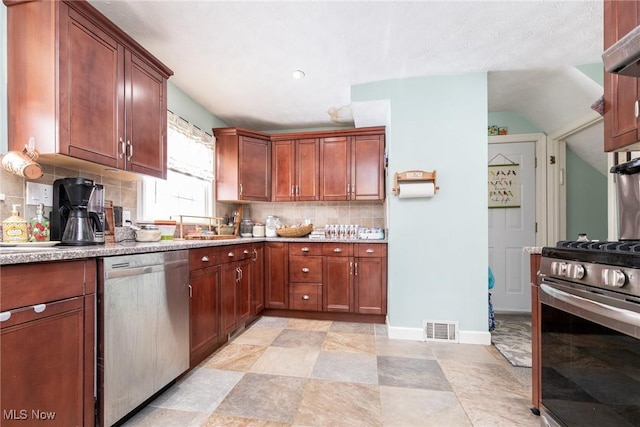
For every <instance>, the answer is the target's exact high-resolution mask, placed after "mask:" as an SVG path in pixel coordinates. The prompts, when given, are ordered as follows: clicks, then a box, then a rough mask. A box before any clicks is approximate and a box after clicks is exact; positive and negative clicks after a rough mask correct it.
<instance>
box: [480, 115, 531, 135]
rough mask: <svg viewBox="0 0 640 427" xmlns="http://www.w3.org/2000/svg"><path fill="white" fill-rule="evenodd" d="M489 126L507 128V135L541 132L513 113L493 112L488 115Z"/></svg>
mask: <svg viewBox="0 0 640 427" xmlns="http://www.w3.org/2000/svg"><path fill="white" fill-rule="evenodd" d="M489 126H498V127H505V126H506V127H507V132H508V133H509V134H516V133H539V132H542V130H541V129H540V128H539V127H538V126H536V125H534V124H533V123H531V122H530V121H529V120H527V119H525V118H524V117H523V116H522V115H520V113H516V112H514V111H495V112H491V113H489Z"/></svg>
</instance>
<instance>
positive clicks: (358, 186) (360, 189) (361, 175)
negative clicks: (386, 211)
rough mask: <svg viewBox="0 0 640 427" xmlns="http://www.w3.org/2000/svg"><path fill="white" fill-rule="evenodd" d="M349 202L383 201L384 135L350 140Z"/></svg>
mask: <svg viewBox="0 0 640 427" xmlns="http://www.w3.org/2000/svg"><path fill="white" fill-rule="evenodd" d="M349 199H350V200H384V135H362V136H354V137H352V140H351V188H350V194H349Z"/></svg>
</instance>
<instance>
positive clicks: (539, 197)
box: [489, 133, 555, 246]
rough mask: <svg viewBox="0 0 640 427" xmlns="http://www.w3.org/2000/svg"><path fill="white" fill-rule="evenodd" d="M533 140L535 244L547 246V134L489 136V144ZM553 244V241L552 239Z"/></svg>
mask: <svg viewBox="0 0 640 427" xmlns="http://www.w3.org/2000/svg"><path fill="white" fill-rule="evenodd" d="M510 142H535V151H536V225H537V227H536V246H547V242H549V241H550V240H549V236H548V219H547V166H546V165H547V162H546V161H545V159H546V157H547V136H546V135H545V134H544V133H521V134H514V135H499V136H490V137H489V144H505V143H510ZM554 244H555V241H554Z"/></svg>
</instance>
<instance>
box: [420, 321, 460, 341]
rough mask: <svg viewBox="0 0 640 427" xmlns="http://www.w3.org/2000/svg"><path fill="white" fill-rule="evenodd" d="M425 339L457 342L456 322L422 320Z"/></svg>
mask: <svg viewBox="0 0 640 427" xmlns="http://www.w3.org/2000/svg"><path fill="white" fill-rule="evenodd" d="M422 329H423V331H424V340H425V341H438V342H453V343H457V342H458V322H456V321H450V320H444V321H441V320H423V321H422Z"/></svg>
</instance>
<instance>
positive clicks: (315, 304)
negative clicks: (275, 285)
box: [291, 283, 322, 311]
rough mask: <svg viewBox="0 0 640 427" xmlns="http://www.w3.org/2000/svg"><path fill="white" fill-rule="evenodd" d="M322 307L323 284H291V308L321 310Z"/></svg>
mask: <svg viewBox="0 0 640 427" xmlns="http://www.w3.org/2000/svg"><path fill="white" fill-rule="evenodd" d="M321 307H322V285H319V284H313V285H312V284H307V283H292V284H291V308H292V309H293V310H308V311H319V310H320V308H321Z"/></svg>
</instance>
